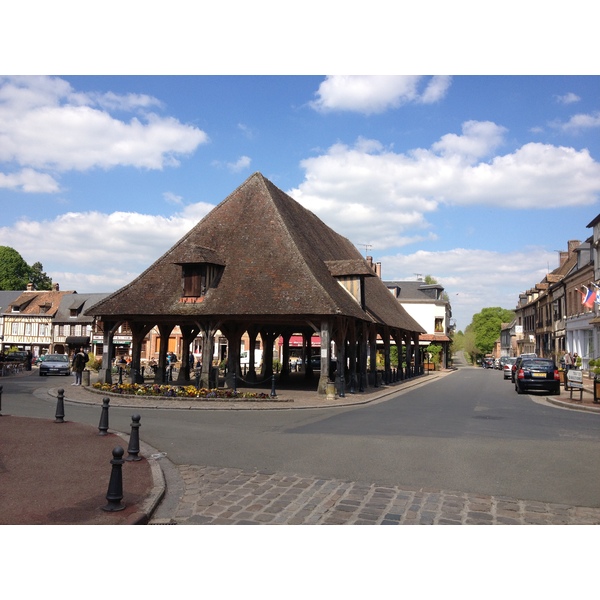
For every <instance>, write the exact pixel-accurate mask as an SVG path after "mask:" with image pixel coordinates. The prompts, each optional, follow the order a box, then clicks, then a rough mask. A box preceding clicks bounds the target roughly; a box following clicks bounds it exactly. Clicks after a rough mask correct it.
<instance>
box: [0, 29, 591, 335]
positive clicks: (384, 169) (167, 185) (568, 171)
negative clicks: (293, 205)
mask: <svg viewBox="0 0 600 600" xmlns="http://www.w3.org/2000/svg"><path fill="white" fill-rule="evenodd" d="M478 35H481V32H480V33H479V34H478ZM58 37H60V36H58ZM169 39H170V40H171V41H172V43H173V44H174V45H176V44H177V40H176V38H173V37H171V38H168V40H169ZM375 39H376V38H375ZM575 39H577V36H575ZM173 40H174V41H173ZM571 44H572V45H573V41H571ZM59 49H60V48H59ZM565 54H566V53H565ZM127 56H130V55H126V58H127ZM527 56H528V55H527ZM54 58H56V54H55V55H54ZM96 58H97V57H96ZM120 58H121V57H120V56H117V57H115V56H110V55H109V56H108V61H107V62H106V63H104V62H103V63H102V64H103V65H104V68H102V69H97V73H95V70H94V68H93V67H92V66H89V65H88V63H84V65H83V66H81V65H77V66H79V68H77V66H76V67H75V68H74V67H73V64H72V63H69V62H68V61H67V62H66V63H63V62H61V61H60V60H58V61H57V65H59V67H58V70H56V69H55V70H52V71H48V74H46V75H39V73H42V72H43V69H41V70H39V68H38V67H37V63H36V62H35V61H34V65H36V66H34V67H33V68H32V66H31V64H30V63H27V62H25V64H24V65H19V64H17V65H15V66H13V68H8V69H6V70H5V71H4V72H6V73H12V75H8V76H3V77H1V78H0V205H1V206H2V215H1V217H0V244H1V245H8V246H11V247H13V248H15V249H16V250H17V251H19V252H20V253H21V255H22V256H23V257H24V258H25V260H26V261H27V262H29V263H30V264H31V263H33V262H35V261H40V262H42V264H43V266H44V269H45V271H46V272H47V273H48V274H49V275H50V276H51V277H52V278H53V280H54V281H56V282H58V283H59V284H60V286H61V289H75V290H77V291H79V292H81V293H83V292H110V291H113V290H115V289H117V288H119V287H121V286H122V285H125V284H127V283H128V282H129V281H131V280H132V279H133V278H134V277H135V276H136V275H138V274H139V273H140V272H141V271H142V270H143V269H145V268H146V267H147V266H149V265H150V264H151V263H152V262H153V261H154V260H155V259H157V258H158V257H159V256H161V255H162V254H163V253H164V252H165V251H166V250H167V249H168V248H170V247H171V246H172V245H173V244H174V243H175V242H176V241H177V240H178V239H179V238H181V237H182V236H183V235H184V234H185V233H186V232H187V231H188V230H189V229H190V228H191V227H193V226H194V225H195V224H196V223H197V222H198V220H200V219H201V218H202V217H203V216H204V215H205V214H206V213H207V212H208V211H210V210H211V208H212V207H214V206H215V205H216V204H218V203H219V202H221V201H222V200H223V199H224V198H226V197H227V195H228V194H229V193H231V192H232V191H233V190H234V189H235V188H236V187H237V186H239V185H240V184H241V183H242V182H243V181H244V180H245V179H246V178H247V177H248V176H250V175H251V174H252V173H253V172H255V171H260V172H262V173H263V175H265V176H266V177H267V178H269V179H270V180H271V181H273V183H275V184H276V185H277V186H278V187H280V188H281V189H282V190H284V191H285V192H287V193H289V194H290V195H291V196H292V197H293V198H295V199H296V200H297V201H299V202H300V203H302V204H303V205H304V206H306V207H307V208H309V209H310V210H312V211H313V212H314V213H316V214H317V215H318V216H319V217H320V218H321V219H322V220H323V221H324V222H325V223H327V224H328V225H329V226H330V227H332V228H333V229H334V230H336V231H337V232H339V233H341V234H342V235H344V236H346V237H348V239H350V240H351V241H352V242H354V243H355V244H356V245H357V248H359V250H360V251H361V252H362V253H363V254H365V253H366V251H367V248H366V246H369V248H368V254H370V255H372V256H373V258H374V260H375V261H381V263H382V275H383V278H384V279H386V280H392V279H400V280H401V279H415V278H416V276H417V274H420V275H423V276H424V275H432V276H433V277H435V278H436V279H437V280H438V281H439V282H440V283H441V284H442V285H444V287H445V289H446V291H447V292H448V295H449V296H450V299H451V303H452V309H453V316H454V318H455V319H456V322H457V326H458V328H459V329H463V330H464V328H465V327H466V326H467V325H468V324H469V323H470V322H471V317H472V315H473V314H474V313H476V312H479V311H480V310H481V309H482V308H484V307H486V306H502V307H503V308H510V309H512V308H514V307H515V305H516V303H517V300H518V295H519V293H520V292H522V291H524V290H526V289H528V288H529V287H532V286H533V285H534V284H535V283H536V282H538V281H539V280H541V278H543V276H544V274H545V273H546V272H547V271H548V270H552V269H554V268H556V267H557V266H558V251H559V250H564V249H566V247H567V241H568V240H571V239H578V240H585V239H586V237H588V236H589V235H590V234H591V231H590V230H589V229H586V225H587V224H588V223H589V222H590V221H591V220H592V219H593V218H594V217H595V216H596V215H597V214H598V213H599V212H600V211H599V206H600V203H599V202H598V199H599V197H600V136H599V133H600V77H598V76H596V75H583V76H580V75H577V76H576V75H564V76H555V75H551V74H550V75H548V74H544V75H533V76H532V75H505V74H503V73H500V74H497V75H480V74H472V75H470V74H468V73H469V72H471V73H479V72H480V70H479V69H472V70H469V69H457V70H456V71H454V72H463V73H467V74H466V75H464V74H463V75H453V74H452V73H453V71H452V68H451V67H449V66H448V65H443V67H441V68H440V71H438V72H441V73H445V74H443V75H438V76H419V75H414V74H411V75H406V76H389V75H381V74H377V73H374V74H372V75H366V76H353V75H349V76H335V75H333V76H327V75H326V74H323V75H305V74H304V73H302V72H299V73H297V74H292V75H269V74H263V73H268V72H269V69H268V68H264V69H256V68H255V69H250V70H249V71H248V65H247V64H245V63H243V61H242V62H237V61H232V63H233V66H232V65H231V64H226V65H225V66H222V65H220V64H219V63H217V64H216V65H215V67H214V70H211V72H210V73H207V74H202V73H200V74H194V75H175V74H172V75H164V76H158V75H105V74H104V73H106V72H110V73H118V72H119V69H118V68H115V65H116V64H118V61H119V59H120ZM355 58H356V57H355ZM314 62H315V61H314V59H313V62H310V63H309V65H310V66H309V68H308V72H319V71H316V70H313V68H314V67H313V64H314ZM316 62H317V63H318V60H317V61H316ZM327 62H328V61H323V63H324V64H327ZM517 62H518V61H517ZM90 64H92V63H90ZM139 64H140V67H141V68H139V69H138V72H140V73H147V72H150V73H151V72H152V70H153V69H152V68H147V67H144V66H143V65H144V63H139ZM146 64H147V63H146ZM356 64H357V65H360V64H361V63H360V60H358V59H357V60H356ZM383 64H384V65H385V66H384V67H383V68H384V69H385V73H390V72H398V70H401V68H402V65H397V64H395V63H394V62H392V66H390V63H389V61H388V62H386V63H383ZM557 64H560V63H557ZM40 65H41V66H42V67H43V66H44V62H43V61H42V62H41V63H40ZM5 66H6V65H5ZM196 66H197V65H196ZM347 68H348V67H347V65H343V66H342V67H340V71H339V72H351V71H348V70H346V69H347ZM358 68H360V67H358ZM88 69H89V70H88ZM124 69H125V70H126V72H127V61H126V60H125V61H124ZM186 69H187V70H186ZM156 71H158V72H167V73H168V70H163V69H159V68H158V69H156ZM292 71H293V70H292V69H290V72H292ZM543 71H544V69H541V70H540V72H543ZM57 72H58V73H60V72H70V73H81V74H79V75H75V76H61V75H58V76H57V75H51V74H50V73H57ZM86 72H87V73H91V74H90V75H87V74H86ZM130 72H136V71H135V70H132V71H130ZM178 72H179V73H186V72H189V73H197V72H198V70H197V68H193V67H190V66H189V64H185V63H184V64H183V66H182V68H181V70H179V69H178ZM245 72H251V73H260V74H258V75H240V73H245ZM273 72H285V71H284V70H282V69H281V68H275V69H274V71H273ZM325 72H326V71H325ZM356 72H360V71H356ZM406 72H413V71H412V70H411V69H408V68H407V69H406ZM422 72H430V73H431V72H436V71H434V70H433V69H432V68H431V65H430V64H429V63H426V64H425V65H424V66H423V71H422ZM483 72H484V73H485V72H486V71H485V70H484V71H483ZM490 72H491V71H490ZM508 72H518V71H517V70H515V71H508ZM531 72H536V71H535V70H532V71H531ZM565 72H567V71H565ZM579 72H582V73H585V72H586V71H585V69H582V70H580V71H579ZM215 73H224V75H218V74H215ZM23 74H24V75H23ZM249 251H250V249H249Z"/></svg>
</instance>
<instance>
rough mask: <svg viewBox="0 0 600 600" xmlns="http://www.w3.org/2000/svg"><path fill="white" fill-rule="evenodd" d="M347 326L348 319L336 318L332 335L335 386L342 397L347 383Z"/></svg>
mask: <svg viewBox="0 0 600 600" xmlns="http://www.w3.org/2000/svg"><path fill="white" fill-rule="evenodd" d="M348 326H349V325H348V319H343V318H339V319H337V320H336V327H335V330H334V335H333V339H334V341H335V346H336V351H337V369H336V374H335V388H336V390H338V393H339V395H340V396H342V397H343V396H345V392H346V386H347V384H348V381H347V380H346V362H347V361H346V340H347V337H348ZM342 378H343V379H342Z"/></svg>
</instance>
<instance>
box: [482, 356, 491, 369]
mask: <svg viewBox="0 0 600 600" xmlns="http://www.w3.org/2000/svg"><path fill="white" fill-rule="evenodd" d="M481 366H482V367H483V368H484V369H493V368H494V359H493V358H491V357H489V356H487V357H485V358H484V359H483V360H482V361H481Z"/></svg>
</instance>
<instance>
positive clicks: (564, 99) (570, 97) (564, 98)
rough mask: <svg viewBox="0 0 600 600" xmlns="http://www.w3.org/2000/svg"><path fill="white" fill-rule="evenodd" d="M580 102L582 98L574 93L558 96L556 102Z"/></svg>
mask: <svg viewBox="0 0 600 600" xmlns="http://www.w3.org/2000/svg"><path fill="white" fill-rule="evenodd" d="M580 100H581V98H580V97H579V96H578V95H577V94H574V93H573V92H569V93H567V94H564V95H563V96H556V101H557V102H558V103H559V104H573V103H574V102H579V101H580Z"/></svg>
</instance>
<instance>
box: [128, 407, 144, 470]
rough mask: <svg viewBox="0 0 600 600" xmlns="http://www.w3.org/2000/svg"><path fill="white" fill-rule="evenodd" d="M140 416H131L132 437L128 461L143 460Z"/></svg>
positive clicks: (130, 438)
mask: <svg viewBox="0 0 600 600" xmlns="http://www.w3.org/2000/svg"><path fill="white" fill-rule="evenodd" d="M141 418H142V417H140V415H131V435H130V436H129V446H128V447H127V458H126V459H125V460H127V461H133V460H142V457H141V456H139V453H140V419H141Z"/></svg>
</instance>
